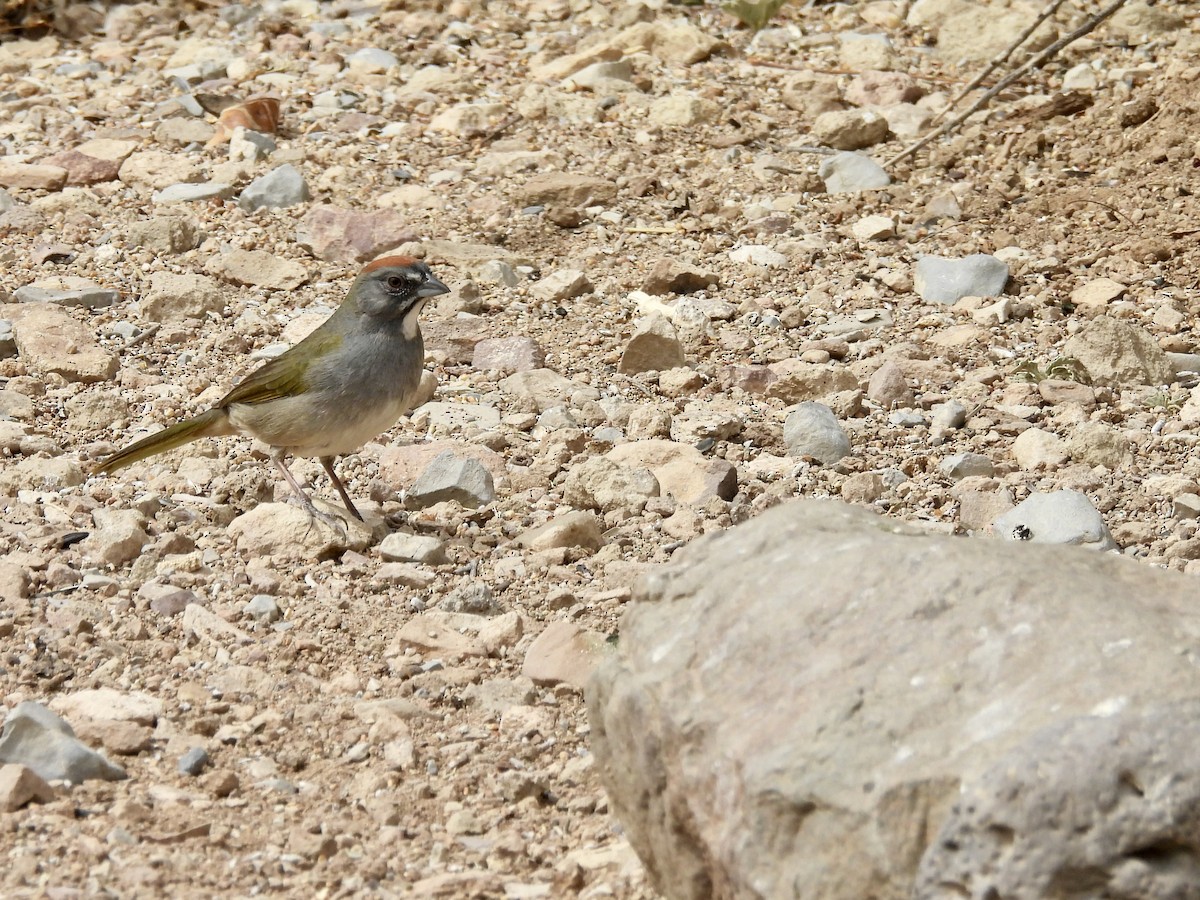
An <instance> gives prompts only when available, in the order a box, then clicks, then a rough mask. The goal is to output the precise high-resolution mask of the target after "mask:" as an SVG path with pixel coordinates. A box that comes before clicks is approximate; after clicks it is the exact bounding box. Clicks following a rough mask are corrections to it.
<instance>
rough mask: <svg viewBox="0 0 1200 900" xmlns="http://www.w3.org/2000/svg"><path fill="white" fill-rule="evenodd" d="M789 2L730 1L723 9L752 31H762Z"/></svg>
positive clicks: (762, 0) (773, 0)
mask: <svg viewBox="0 0 1200 900" xmlns="http://www.w3.org/2000/svg"><path fill="white" fill-rule="evenodd" d="M787 2H788V0H729V2H728V3H726V4H724V5H723V6H722V7H721V9H723V10H725V12H727V13H729V14H730V15H731V16H733V17H734V18H735V19H737V20H738V21H739V22H741V23H742V24H743V25H745V26H746V27H747V28H749V29H750V30H751V31H755V32H757V31H762V29H763V28H765V27H766V25H767V23H768V22H770V21H771V20H772V19H773V18H775V13H777V12H779V10H781V9H783V5H784V4H785V3H787Z"/></svg>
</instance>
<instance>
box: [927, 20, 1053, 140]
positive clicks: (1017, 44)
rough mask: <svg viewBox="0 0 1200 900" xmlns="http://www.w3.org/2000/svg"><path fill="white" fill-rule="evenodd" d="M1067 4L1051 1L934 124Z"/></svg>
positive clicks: (939, 115)
mask: <svg viewBox="0 0 1200 900" xmlns="http://www.w3.org/2000/svg"><path fill="white" fill-rule="evenodd" d="M1066 2H1067V0H1051V3H1050V5H1049V6H1047V7H1046V8H1045V9H1043V10H1042V11H1041V12H1040V13H1039V14H1038V17H1037V18H1036V19H1034V20H1033V22H1032V23H1031V24H1030V26H1029V27H1028V28H1026V29H1025V30H1024V31H1022V32H1021V33H1020V34H1019V35H1018V36H1017V39H1016V40H1015V41H1013V42H1012V43H1011V44H1009V45H1008V46H1007V47H1005V48H1004V49H1003V50H1002V51H1001V52H1000V53H998V54H997V55H996V56H994V57H993V58H992V61H991V62H990V63H988V64H987V65H986V66H984V67H983V71H981V72H980V73H979V74H978V75H976V76H975V77H974V78H972V79H971V82H970V84H968V85H967V86H966V87H964V88H963V89H962V90H961V91H959V92H958V93H957V94H955V95H954V99H952V100H951V101H950V102H949V103H948V104H946V108H945V109H943V110H942V111H941V112H940V113H938V114H937V115H936V116H934V117H933V121H934V122H937V121H939V120H940V119H941V118H942V116H944V115H945V114H946V113H948V112H950V110H952V109H954V107H956V106H958V104H960V103H962V101H963V98H964V97H966V96H967V94H969V93H971V91H973V90H975V88H977V87H979V86H980V85H981V84H983V82H984V81H985V80H987V77H988V76H989V75H991V74H992V73H993V72H994V71H996V69H998V68H1000V66H1002V65H1004V64H1005V63H1006V62H1008V58H1009V57H1010V56H1012V55H1013V54H1014V53H1016V52H1017V48H1018V47H1020V46H1021V45H1022V44H1023V43H1025V42H1026V41H1027V40H1029V36H1030V35H1031V34H1033V33H1034V32H1035V31H1037V29H1038V26H1039V25H1041V24H1042V23H1043V22H1045V21H1046V20H1047V19H1048V18H1050V17H1051V16H1052V15H1054V14H1055V13H1056V12H1058V8H1059V7H1060V6H1062V5H1063V4H1064V3H1066Z"/></svg>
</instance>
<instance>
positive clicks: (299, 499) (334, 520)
mask: <svg viewBox="0 0 1200 900" xmlns="http://www.w3.org/2000/svg"><path fill="white" fill-rule="evenodd" d="M287 502H288V503H292V504H294V505H296V506H299V507H300V508H301V509H303V510H304V511H305V512H306V513H308V514H309V515H310V516H312V518H314V519H316V520H317V521H318V522H322V523H324V524H325V525H328V526H329V527H330V528H332V529H333V530H334V531H335V532H336V533H338V534H340V535H341V536H342V538H343V539H345V538H346V537H347V536H348V532H347V531H346V521H345V520H344V519H342V518H341V517H339V516H336V515H334V514H333V513H329V512H326V511H325V510H323V509H320V508H318V507H317V505H316V504H315V503H313V502H312V500H310V499H309V498H308V497H307V496H305V495H300V496H297V495H295V494H293V495H292V496H290V497H288V500H287Z"/></svg>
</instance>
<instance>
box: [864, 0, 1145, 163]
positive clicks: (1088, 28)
mask: <svg viewBox="0 0 1200 900" xmlns="http://www.w3.org/2000/svg"><path fill="white" fill-rule="evenodd" d="M1124 5H1125V0H1113V2H1112V3H1110V4H1109V5H1108V6H1106V7H1104V9H1102V10H1100V12H1098V13H1096V14H1095V15H1094V16H1092V17H1091V18H1090V19H1088V20H1087V21H1086V22H1084V23H1083V24H1082V25H1080V26H1079V27H1078V28H1076V29H1075V30H1074V31H1072V32H1071V33H1070V34H1068V35H1067V36H1066V37H1062V38H1059V39H1058V40H1057V41H1055V42H1054V43H1053V44H1051V45H1050V46H1049V47H1047V48H1046V49H1045V50H1043V51H1042V52H1041V53H1038V54H1037V55H1036V56H1032V57H1030V58H1029V59H1028V60H1027V61H1026V62H1025V63H1024V64H1023V65H1021V66H1019V67H1018V68H1016V69H1014V70H1013V71H1012V72H1010V73H1008V74H1007V75H1005V76H1004V77H1003V78H1001V79H1000V80H999V81H997V82H996V84H995V85H994V86H993V87H992V88H991V89H989V90H988V91H987V92H985V93H984V94H983V96H982V97H980V98H979V99H978V100H976V101H975V102H974V103H972V104H971V105H970V106H969V107H967V108H966V109H965V110H963V111H962V112H961V113H959V114H958V115H957V116H955V117H954V118H953V119H951V120H950V121H949V122H947V123H946V124H945V125H943V126H941V127H940V128H937V129H935V130H934V131H931V132H929V134H927V135H925V137H923V138H921V139H920V140H918V141H915V142H913V143H911V144H909V145H908V146H907V147H905V148H904V149H903V150H901V151H900V152H899V153H897V154H896V155H895V156H893V157H892V158H891V159H889V160H888V161H887V162H886V163H884V167H885V168H890V167H891V166H894V165H895V164H896V163H898V162H900V160H902V159H907V158H908V157H910V156H912V155H913V154H914V153H916V152H917V151H918V150H920V149H921V148H922V147H924V146H926V145H927V144H929V143H931V142H932V141H934V140H936V139H937V138H939V137H941V136H942V135H944V134H949V133H950V132H951V131H953V130H954V129H955V128H957V127H958V126H959V125H961V124H962V123H963V122H965V121H967V119H969V118H970V117H971V116H972V115H974V113H975V112H976V111H977V110H978V109H980V108H981V107H982V106H983V105H984V104H985V103H987V102H988V101H989V100H991V99H992V98H993V97H995V96H996V95H997V94H998V93H1000V92H1001V91H1002V90H1004V89H1005V88H1006V87H1008V86H1009V85H1010V84H1012V83H1013V82H1014V81H1016V80H1017V79H1018V78H1020V77H1021V76H1022V75H1024V74H1025V73H1026V72H1028V71H1029V70H1030V69H1034V68H1037V67H1038V66H1040V65H1042V64H1043V63H1044V62H1046V60H1048V59H1050V58H1051V57H1052V56H1054V55H1055V54H1056V53H1058V51H1059V50H1061V49H1062V48H1063V47H1065V46H1067V45H1068V44H1071V43H1073V42H1075V41H1077V40H1079V39H1080V38H1081V37H1083V36H1084V35H1087V34H1090V33H1091V32H1092V31H1094V30H1095V29H1096V27H1097V26H1098V25H1099V24H1100V23H1101V22H1103V21H1104V20H1105V19H1107V18H1108V17H1109V16H1111V15H1112V14H1113V13H1115V12H1116V11H1117V10H1118V9H1120V8H1121V7H1122V6H1124Z"/></svg>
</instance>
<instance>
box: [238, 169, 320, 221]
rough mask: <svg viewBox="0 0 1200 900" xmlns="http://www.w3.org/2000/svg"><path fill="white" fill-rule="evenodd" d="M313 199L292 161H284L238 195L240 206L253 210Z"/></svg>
mask: <svg viewBox="0 0 1200 900" xmlns="http://www.w3.org/2000/svg"><path fill="white" fill-rule="evenodd" d="M311 199H312V193H311V192H310V191H309V189H308V183H307V182H306V181H305V180H304V176H303V175H301V174H300V170H299V169H297V168H296V167H295V166H293V165H292V164H291V163H284V164H283V165H282V166H279V167H278V168H276V169H272V170H271V171H270V172H268V173H267V174H266V175H263V176H262V177H261V178H256V179H254V181H252V182H250V184H248V185H246V188H245V190H243V191H242V193H241V194H240V195H239V196H238V206H240V207H241V208H242V209H244V210H246V211H247V212H252V211H253V210H256V209H277V208H280V207H286V206H295V205H296V204H298V203H304V202H305V201H306V200H311Z"/></svg>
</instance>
